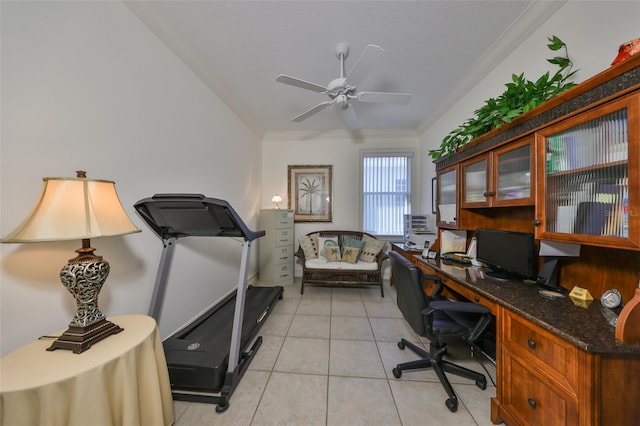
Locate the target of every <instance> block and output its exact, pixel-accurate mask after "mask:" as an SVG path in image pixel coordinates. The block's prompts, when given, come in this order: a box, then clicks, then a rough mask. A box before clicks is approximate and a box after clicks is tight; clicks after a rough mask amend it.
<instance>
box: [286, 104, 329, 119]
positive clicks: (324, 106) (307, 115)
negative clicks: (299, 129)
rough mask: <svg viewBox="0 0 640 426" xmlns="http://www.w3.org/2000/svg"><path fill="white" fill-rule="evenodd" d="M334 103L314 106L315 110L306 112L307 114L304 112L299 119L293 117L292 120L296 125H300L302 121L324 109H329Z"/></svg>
mask: <svg viewBox="0 0 640 426" xmlns="http://www.w3.org/2000/svg"><path fill="white" fill-rule="evenodd" d="M332 103H333V101H326V102H322V103H321V104H318V105H316V106H314V107H313V108H311V109H308V110H306V111H305V112H303V113H302V114H300V115H298V116H297V117H293V118H292V119H291V120H292V121H295V122H296V123H299V122H301V121H302V120H304V119H306V118H309V117H311V116H312V115H313V114H315V113H317V112H320V111H322V110H323V109H325V108H326V107H328V106H329V105H331V104H332Z"/></svg>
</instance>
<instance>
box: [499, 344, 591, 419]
mask: <svg viewBox="0 0 640 426" xmlns="http://www.w3.org/2000/svg"><path fill="white" fill-rule="evenodd" d="M502 362H503V363H504V364H505V365H504V369H505V372H506V374H507V375H508V376H509V377H510V380H507V381H505V382H504V386H505V389H504V396H505V398H504V400H503V401H502V403H503V409H504V410H506V411H507V412H508V413H509V414H510V416H513V417H514V418H515V420H516V422H517V423H518V424H522V425H545V426H548V425H577V424H578V404H577V401H576V400H575V399H574V398H573V397H572V396H571V395H568V394H566V393H565V392H563V391H562V390H561V389H559V388H557V387H556V386H554V385H553V384H552V383H549V381H548V380H546V379H545V378H544V377H541V376H538V375H537V374H535V373H534V371H533V370H534V369H533V367H532V366H531V365H529V364H528V362H527V361H525V360H522V359H519V358H517V357H512V356H511V354H510V353H509V351H507V350H505V351H504V356H503V359H502Z"/></svg>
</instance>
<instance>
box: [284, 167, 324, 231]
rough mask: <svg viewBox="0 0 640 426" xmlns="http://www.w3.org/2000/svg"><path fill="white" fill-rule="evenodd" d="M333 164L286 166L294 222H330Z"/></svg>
mask: <svg viewBox="0 0 640 426" xmlns="http://www.w3.org/2000/svg"><path fill="white" fill-rule="evenodd" d="M332 177H333V166H288V181H287V188H288V198H289V208H290V209H292V210H293V220H294V222H331V221H332V217H331V206H332V199H331V197H332V192H331V191H332V188H331V184H332V183H331V180H332Z"/></svg>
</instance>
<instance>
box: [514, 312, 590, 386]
mask: <svg viewBox="0 0 640 426" xmlns="http://www.w3.org/2000/svg"><path fill="white" fill-rule="evenodd" d="M504 312H505V315H504V325H503V330H504V342H503V343H504V344H505V345H507V347H508V348H509V349H510V350H513V351H515V352H517V353H518V354H519V355H520V356H522V357H523V358H525V359H527V360H529V361H530V362H532V363H533V364H534V365H536V366H537V367H538V368H540V369H541V370H543V371H544V372H546V373H547V374H549V376H550V377H551V378H553V379H556V380H557V381H558V383H559V384H561V385H563V386H566V387H567V390H569V391H571V392H573V393H575V392H576V388H577V382H578V350H577V348H576V347H575V346H573V345H571V344H570V343H568V342H566V341H564V340H562V339H560V338H558V337H556V336H554V335H552V334H550V333H549V332H547V331H545V330H543V329H542V328H540V327H538V326H536V325H534V324H531V323H530V322H528V321H526V320H524V319H523V318H521V317H518V316H517V315H515V314H514V313H512V312H510V311H508V310H506V309H505V310H504Z"/></svg>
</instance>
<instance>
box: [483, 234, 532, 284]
mask: <svg viewBox="0 0 640 426" xmlns="http://www.w3.org/2000/svg"><path fill="white" fill-rule="evenodd" d="M476 240H477V254H476V258H477V260H479V261H480V262H482V263H484V264H486V265H487V267H488V268H489V271H488V272H487V273H486V274H485V275H487V276H489V277H490V278H495V279H498V280H521V279H532V280H535V279H536V272H535V266H534V265H535V247H534V237H533V234H530V233H526V232H514V231H502V230H497V229H478V230H477V231H476Z"/></svg>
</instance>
